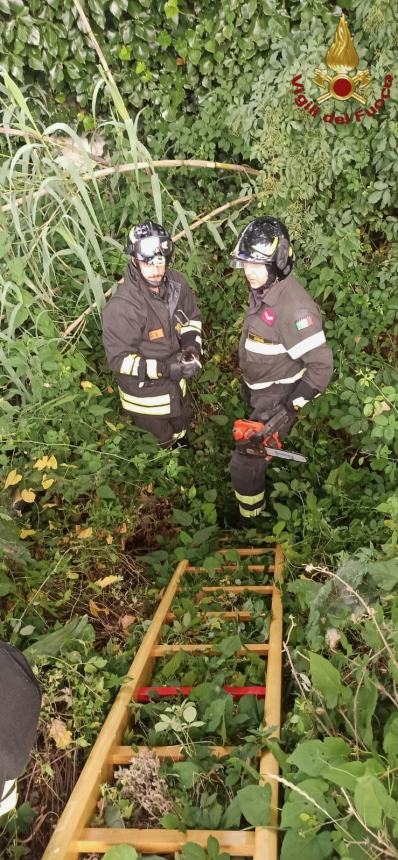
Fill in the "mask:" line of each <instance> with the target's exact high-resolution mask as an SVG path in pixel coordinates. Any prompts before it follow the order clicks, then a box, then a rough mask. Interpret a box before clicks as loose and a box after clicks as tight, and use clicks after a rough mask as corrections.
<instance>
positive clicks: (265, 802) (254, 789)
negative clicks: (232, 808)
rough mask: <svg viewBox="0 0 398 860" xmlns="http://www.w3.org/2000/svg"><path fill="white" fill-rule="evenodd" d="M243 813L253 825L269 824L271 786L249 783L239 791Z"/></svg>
mask: <svg viewBox="0 0 398 860" xmlns="http://www.w3.org/2000/svg"><path fill="white" fill-rule="evenodd" d="M236 796H237V798H238V802H239V806H240V809H241V812H242V815H243V816H244V817H245V818H246V821H248V823H249V824H252V825H253V827H261V826H262V825H264V826H266V825H267V824H269V816H270V802H271V786H270V785H247V786H246V788H241V789H240V790H239V791H238V792H237V795H236Z"/></svg>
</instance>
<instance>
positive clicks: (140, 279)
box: [128, 262, 169, 302]
mask: <svg viewBox="0 0 398 860" xmlns="http://www.w3.org/2000/svg"><path fill="white" fill-rule="evenodd" d="M128 273H129V277H130V281H131V282H132V283H133V285H134V287H136V288H137V289H138V290H140V291H141V292H142V293H144V295H145V296H146V297H147V298H151V299H155V301H160V302H161V301H163V299H164V298H165V296H166V294H167V290H168V286H169V283H168V279H167V271H166V272H165V275H164V278H163V280H162V281H161V283H160V284H159V293H158V294H156V293H153V292H152V290H151V289H150V287H149V283H148V281H147V280H146V278H144V276H143V274H142V273H141V272H140V270H139V269H138V268H137V266H135V265H134V263H133V262H130V263H129V265H128Z"/></svg>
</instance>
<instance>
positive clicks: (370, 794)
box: [354, 774, 398, 828]
mask: <svg viewBox="0 0 398 860" xmlns="http://www.w3.org/2000/svg"><path fill="white" fill-rule="evenodd" d="M354 803H355V808H356V810H357V812H358V813H359V815H360V816H361V818H363V820H364V822H365V824H367V826H368V827H376V828H378V827H381V825H382V822H383V819H384V817H387V818H394V819H397V818H398V804H397V802H396V801H395V800H393V799H392V797H390V795H389V794H388V792H387V789H386V788H385V786H384V785H383V783H382V782H381V780H379V779H377V777H376V776H372V775H371V774H365V776H361V777H360V778H359V779H358V781H357V785H356V788H355V792H354Z"/></svg>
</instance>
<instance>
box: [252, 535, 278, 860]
mask: <svg viewBox="0 0 398 860" xmlns="http://www.w3.org/2000/svg"><path fill="white" fill-rule="evenodd" d="M282 576H283V552H282V549H281V547H280V546H279V544H278V545H277V546H276V548H275V574H274V579H275V586H274V593H273V596H272V621H271V625H270V635H269V650H268V663H267V674H266V688H267V695H266V697H265V701H264V725H265V727H266V728H269V727H271V726H272V727H273V732H272V735H271V737H274V738H279V736H280V724H281V696H282V637H283V607H282V597H281V592H280V590H279V588H278V585H279V584H280V583H281V582H282ZM278 774H279V766H278V763H277V761H276V759H275V756H274V755H273V754H272V753H271V752H270V751H269V750H268V751H267V752H265V753H263V755H262V756H261V758H260V785H265V784H268V785H270V786H271V792H272V794H271V805H270V821H269V825H268V826H267V827H256V829H255V837H254V854H253V860H278V841H279V840H278V818H279V811H278V796H279V791H278V789H279V785H278V782H277V780H276V779H273V778H272V777H273V776H278Z"/></svg>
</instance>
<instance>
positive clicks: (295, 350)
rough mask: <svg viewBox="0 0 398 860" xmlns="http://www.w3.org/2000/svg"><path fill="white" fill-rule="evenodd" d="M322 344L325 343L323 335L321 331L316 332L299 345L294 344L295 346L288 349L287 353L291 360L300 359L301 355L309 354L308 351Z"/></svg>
mask: <svg viewBox="0 0 398 860" xmlns="http://www.w3.org/2000/svg"><path fill="white" fill-rule="evenodd" d="M323 343H326V338H325V333H324V332H323V331H317V332H316V333H315V334H312V335H311V337H306V338H305V339H304V340H301V341H300V343H296V345H295V346H292V347H290V349H288V350H287V351H288V353H289V355H290V356H291V358H300V356H301V355H305V353H306V352H309V351H310V349H315V347H317V346H322V344H323Z"/></svg>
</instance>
